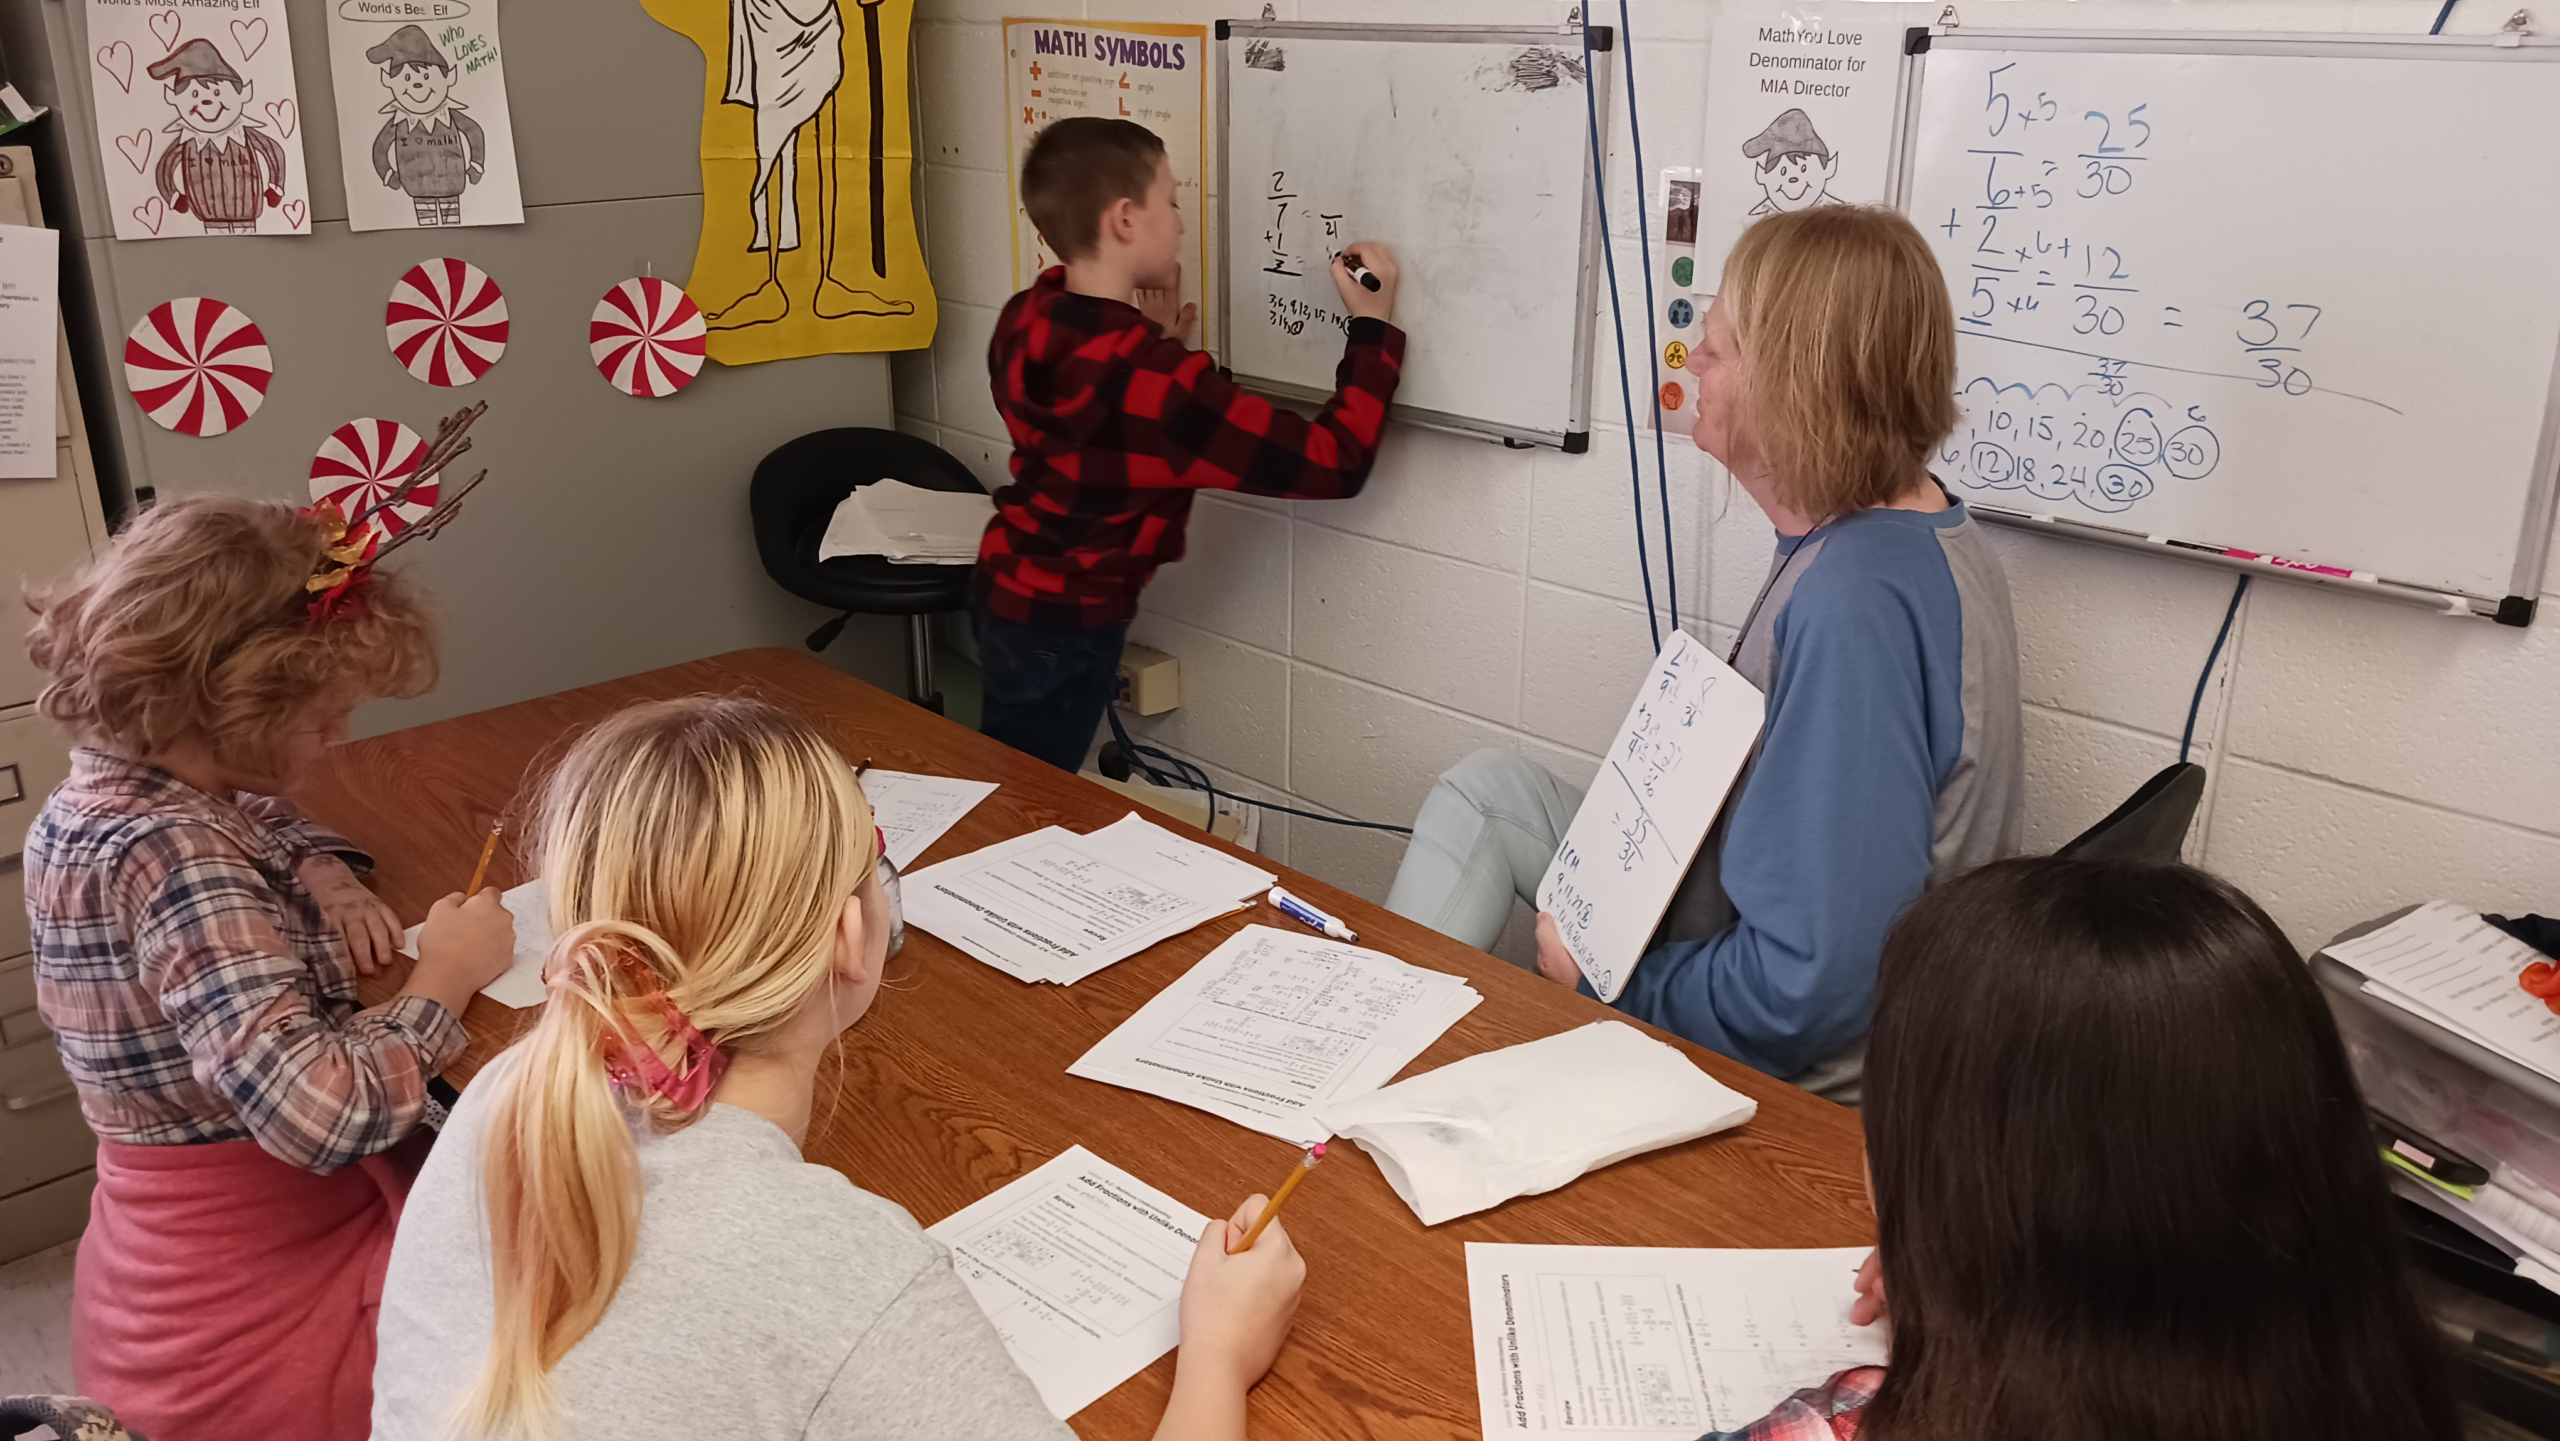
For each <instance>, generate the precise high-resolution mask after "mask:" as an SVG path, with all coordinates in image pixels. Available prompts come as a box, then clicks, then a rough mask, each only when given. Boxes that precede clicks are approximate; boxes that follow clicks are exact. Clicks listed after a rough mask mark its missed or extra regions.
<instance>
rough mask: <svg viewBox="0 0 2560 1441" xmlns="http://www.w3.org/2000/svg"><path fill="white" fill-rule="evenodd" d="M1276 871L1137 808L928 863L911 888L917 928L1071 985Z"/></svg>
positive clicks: (1001, 963)
mask: <svg viewBox="0 0 2560 1441" xmlns="http://www.w3.org/2000/svg"><path fill="white" fill-rule="evenodd" d="M1278 879H1279V877H1277V876H1276V875H1274V874H1272V873H1271V872H1269V871H1266V870H1262V869H1260V868H1258V867H1256V866H1253V865H1250V864H1247V863H1246V862H1244V861H1240V860H1237V859H1236V858H1235V857H1233V856H1230V855H1227V854H1226V853H1225V852H1223V851H1217V850H1212V849H1211V848H1209V847H1207V846H1204V845H1202V844H1200V843H1199V842H1198V841H1194V840H1188V839H1185V838H1184V837H1182V836H1179V835H1176V834H1175V833H1173V832H1172V831H1169V830H1166V829H1165V828H1164V827H1162V826H1159V825H1155V824H1152V823H1150V822H1149V821H1147V820H1145V819H1144V818H1142V817H1140V816H1139V815H1138V814H1137V812H1135V811H1132V812H1130V813H1129V814H1128V815H1125V816H1123V817H1121V818H1120V819H1119V820H1117V821H1114V822H1112V823H1111V824H1110V825H1107V826H1105V827H1103V828H1102V829H1101V830H1098V831H1095V832H1094V833H1093V834H1091V835H1084V836H1080V835H1077V834H1076V833H1075V832H1073V831H1069V830H1065V829H1062V828H1061V827H1058V826H1049V827H1047V828H1045V829H1042V830H1036V831H1033V832H1031V833H1030V834H1029V835H1023V836H1016V837H1014V838H1013V839H1012V840H1009V841H1000V842H998V843H996V844H995V845H992V846H989V847H987V848H986V849H984V850H981V851H972V852H970V853H969V854H968V855H965V856H961V857H959V858H958V859H956V860H948V861H944V862H942V863H940V864H939V865H931V866H927V867H925V868H924V869H923V870H920V871H918V872H916V873H915V874H914V875H912V876H908V877H906V878H905V881H904V894H905V900H906V907H907V920H908V921H909V922H911V923H913V924H914V925H916V926H917V927H919V928H921V929H924V930H927V931H931V932H932V933H933V934H935V935H937V936H940V937H941V938H942V939H944V940H946V941H949V942H950V943H951V944H953V945H955V946H958V947H959V948H960V949H961V950H964V951H966V952H968V953H969V954H970V955H972V956H975V957H977V958H978V959H979V960H982V961H984V962H986V963H987V964H988V965H991V966H993V967H995V968H996V969H997V970H1000V971H1002V972H1004V973H1005V974H1006V975H1009V976H1012V977H1013V978H1014V979H1016V980H1021V981H1054V982H1056V983H1058V984H1059V985H1072V984H1074V983H1075V982H1077V981H1081V980H1083V979H1084V978H1085V977H1087V976H1089V975H1092V974H1093V973H1094V972H1096V971H1098V970H1101V969H1102V968H1103V967H1105V966H1108V965H1110V964H1111V963H1113V962H1114V961H1121V960H1126V959H1128V958H1129V957H1131V956H1134V955H1136V954H1137V953H1138V952H1140V951H1143V950H1145V949H1146V948H1147V947H1149V946H1152V945H1154V944H1155V943H1156V942H1158V941H1161V940H1164V939H1166V938H1168V937H1171V936H1178V935H1180V934H1182V933H1183V932H1184V931H1187V930H1190V929H1191V928H1192V927H1193V926H1196V925H1199V924H1201V923H1202V922H1204V921H1212V920H1215V919H1217V918H1218V917H1220V916H1223V915H1227V914H1229V913H1231V912H1234V911H1239V910H1242V909H1243V908H1244V903H1245V901H1246V900H1247V899H1248V898H1250V897H1253V896H1255V895H1258V894H1260V893H1262V892H1263V891H1266V890H1268V889H1270V887H1271V884H1272V882H1274V881H1276V880H1278Z"/></svg>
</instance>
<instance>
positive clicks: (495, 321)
mask: <svg viewBox="0 0 2560 1441" xmlns="http://www.w3.org/2000/svg"><path fill="white" fill-rule="evenodd" d="M382 330H383V335H384V336H385V338H387V339H388V340H389V341H390V342H391V354H392V355H393V356H394V357H395V358H397V359H398V360H399V362H400V363H401V364H402V365H405V366H407V367H409V373H410V374H411V375H414V376H416V377H417V378H418V379H420V380H423V381H425V382H426V383H427V384H429V385H469V384H470V383H471V382H473V381H475V380H478V379H479V378H480V377H481V376H484V375H486V374H488V373H489V367H490V366H493V365H495V364H497V363H498V357H499V356H501V355H504V354H506V353H507V298H506V296H504V295H502V294H500V293H499V292H498V283H497V282H496V281H494V280H491V279H490V278H489V273H488V272H487V271H485V270H482V269H481V268H480V267H479V266H477V265H473V264H471V263H469V262H468V261H462V260H456V259H454V258H453V257H451V256H445V257H443V258H441V259H437V260H427V261H421V262H420V263H418V264H416V265H412V266H410V267H409V273H408V274H406V275H403V276H401V277H400V283H399V284H398V285H395V286H393V287H391V303H390V304H389V305H386V306H384V307H383V310H382Z"/></svg>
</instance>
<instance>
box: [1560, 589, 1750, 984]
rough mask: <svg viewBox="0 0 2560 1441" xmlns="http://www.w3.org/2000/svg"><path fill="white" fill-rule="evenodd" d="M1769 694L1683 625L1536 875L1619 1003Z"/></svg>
mask: <svg viewBox="0 0 2560 1441" xmlns="http://www.w3.org/2000/svg"><path fill="white" fill-rule="evenodd" d="M1766 711H1767V702H1766V700H1765V699H1764V698H1763V697H1762V696H1761V694H1760V691H1759V688H1758V687H1756V686H1754V685H1752V684H1751V682H1749V681H1747V680H1744V679H1743V678H1742V673H1741V672H1740V671H1737V670H1735V669H1734V668H1733V667H1731V666H1729V665H1726V664H1725V663H1724V662H1723V661H1720V660H1718V659H1716V657H1715V655H1714V654H1713V653H1712V652H1710V651H1709V650H1708V649H1707V648H1706V647H1705V646H1703V645H1700V644H1699V643H1698V642H1696V641H1694V640H1692V639H1690V638H1689V636H1688V635H1687V634H1685V633H1684V632H1681V631H1676V630H1675V631H1673V632H1672V633H1671V639H1670V640H1669V641H1668V642H1666V643H1665V644H1664V645H1663V647H1662V654H1660V655H1658V656H1656V657H1654V661H1653V669H1652V671H1651V672H1649V673H1648V674H1647V675H1646V677H1645V683H1644V687H1643V689H1642V690H1640V691H1638V692H1637V694H1636V700H1635V705H1634V707H1633V708H1631V709H1630V710H1628V712H1627V719H1626V722H1625V724H1623V725H1621V726H1619V727H1618V737H1617V739H1616V740H1614V741H1612V742H1610V745H1609V750H1608V753H1607V754H1606V755H1604V756H1603V757H1601V761H1600V773H1599V774H1598V775H1596V776H1594V777H1592V781H1591V789H1590V791H1589V792H1588V793H1587V794H1585V795H1584V796H1583V798H1582V808H1581V809H1580V810H1577V811H1575V812H1574V814H1573V825H1572V826H1571V827H1570V828H1569V829H1567V830H1566V831H1565V836H1564V844H1563V845H1561V846H1559V847H1557V848H1556V858H1555V859H1554V860H1553V861H1552V862H1550V863H1549V864H1548V866H1547V877H1546V879H1545V880H1544V881H1541V882H1540V883H1539V885H1538V909H1540V910H1542V911H1545V912H1547V913H1548V914H1550V915H1552V916H1554V917H1555V918H1556V930H1557V932H1558V933H1559V934H1561V935H1562V936H1563V938H1564V945H1565V949H1566V950H1567V951H1569V952H1571V953H1572V955H1573V960H1574V964H1575V965H1577V966H1580V967H1581V968H1582V974H1583V977H1584V978H1585V979H1587V980H1588V981H1590V982H1591V989H1592V992H1593V993H1594V994H1596V995H1598V996H1599V997H1600V999H1601V1000H1603V1001H1614V1000H1616V999H1617V998H1618V996H1619V993H1620V992H1622V991H1624V990H1626V988H1627V978H1628V976H1629V975H1630V974H1632V973H1633V972H1634V970H1635V965H1636V962H1637V961H1638V960H1639V959H1641V958H1642V957H1643V955H1644V949H1645V943H1646V942H1647V941H1649V940H1651V939H1652V937H1653V930H1654V927H1655V926H1656V925H1658V924H1660V923H1661V920H1662V913H1663V912H1664V911H1665V910H1667V909H1669V908H1670V905H1671V897H1672V896H1673V894H1674V893H1676V892H1677V891H1678V890H1679V889H1680V881H1681V878H1682V877H1684V876H1686V875H1687V874H1688V873H1689V865H1690V862H1692V861H1694V860H1695V859H1696V858H1697V855H1698V847H1699V846H1700V845H1701V844H1702V843H1704V842H1705V840H1706V838H1707V831H1708V829H1709V828H1710V827H1712V826H1713V825H1714V824H1715V819H1716V813H1717V812H1718V811H1719V810H1721V809H1723V807H1724V799H1725V795H1726V793H1728V792H1730V791H1731V790H1732V789H1733V784H1734V781H1735V780H1736V779H1737V778H1738V777H1739V776H1740V775H1741V774H1742V768H1743V766H1744V765H1745V764H1746V763H1748V762H1749V761H1750V759H1751V753H1752V749H1753V748H1754V747H1755V746H1757V745H1758V744H1759V743H1760V723H1761V720H1762V717H1763V716H1764V715H1765V713H1766Z"/></svg>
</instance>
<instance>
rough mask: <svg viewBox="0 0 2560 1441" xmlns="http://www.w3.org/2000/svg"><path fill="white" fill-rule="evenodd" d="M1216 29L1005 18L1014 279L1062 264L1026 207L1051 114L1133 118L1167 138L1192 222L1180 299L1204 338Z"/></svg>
mask: <svg viewBox="0 0 2560 1441" xmlns="http://www.w3.org/2000/svg"><path fill="white" fill-rule="evenodd" d="M1208 40H1209V32H1208V31H1207V30H1206V29H1205V28H1203V27H1201V26H1198V25H1133V24H1105V23H1101V22H1098V21H1087V20H1007V21H1006V22H1004V89H1005V118H1006V121H1007V129H1008V130H1009V131H1010V133H1011V134H1012V136H1013V150H1012V163H1011V164H1010V165H1008V166H1007V167H1006V168H1005V169H1006V174H1007V175H1008V176H1010V177H1011V182H1010V188H1011V192H1012V193H1011V199H1012V202H1013V285H1014V288H1015V289H1016V290H1025V289H1029V288H1030V285H1031V282H1032V281H1033V280H1036V279H1038V278H1039V275H1040V272H1041V271H1043V270H1046V269H1048V268H1049V267H1050V266H1052V265H1056V264H1058V263H1059V256H1058V253H1057V251H1056V250H1054V249H1052V248H1050V246H1049V244H1048V242H1046V241H1044V240H1043V239H1041V237H1040V231H1039V227H1037V226H1035V225H1033V224H1032V223H1031V215H1030V212H1028V211H1026V210H1024V209H1023V208H1022V160H1023V157H1024V156H1026V155H1028V154H1030V153H1031V142H1032V141H1033V140H1035V139H1037V138H1039V135H1040V132H1041V131H1043V130H1046V129H1048V128H1049V122H1051V121H1053V120H1064V119H1066V118H1067V117H1069V116H1072V115H1101V116H1107V117H1110V118H1113V119H1119V120H1134V121H1136V122H1137V123H1138V124H1140V125H1143V126H1145V127H1147V128H1148V129H1149V130H1152V131H1154V132H1155V133H1156V138H1157V139H1159V140H1162V141H1163V142H1164V151H1165V158H1166V159H1167V160H1168V161H1170V162H1171V163H1172V165H1173V199H1174V203H1175V204H1176V205H1179V206H1181V207H1182V218H1183V223H1184V224H1185V225H1186V226H1188V227H1189V230H1190V234H1189V237H1188V241H1189V248H1188V251H1187V252H1186V253H1185V255H1184V256H1183V260H1182V298H1183V299H1184V300H1187V301H1190V302H1192V303H1193V304H1195V305H1198V306H1199V307H1200V314H1201V328H1200V329H1199V330H1198V331H1195V332H1194V333H1193V335H1192V343H1193V344H1195V345H1197V344H1200V343H1201V342H1202V340H1203V339H1205V337H1206V336H1207V334H1208V318H1209V302H1208V285H1207V281H1208V278H1209V224H1208V213H1207V209H1206V207H1205V206H1204V205H1203V203H1202V201H1201V191H1200V163H1201V154H1202V151H1203V150H1204V149H1205V145H1204V141H1205V132H1204V131H1203V130H1202V128H1201V127H1202V125H1203V123H1204V120H1205V117H1206V115H1207V113H1208V105H1207V101H1208V95H1209V87H1208V73H1209V72H1208V66H1207V62H1206V60H1205V59H1204V58H1203V57H1204V55H1205V54H1206V53H1207V49H1208Z"/></svg>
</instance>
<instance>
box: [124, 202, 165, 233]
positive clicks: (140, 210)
mask: <svg viewBox="0 0 2560 1441" xmlns="http://www.w3.org/2000/svg"><path fill="white" fill-rule="evenodd" d="M168 213H169V208H168V207H167V206H165V205H163V204H161V203H160V197H159V196H157V195H154V196H152V197H151V198H150V199H148V200H146V201H144V202H142V203H141V204H140V205H137V206H135V207H133V218H134V219H136V220H139V221H141V222H142V223H143V224H144V225H145V226H147V227H149V228H150V231H151V233H152V234H154V235H157V234H159V233H160V222H161V220H162V219H163V218H164V217H166V216H167V214H168Z"/></svg>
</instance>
